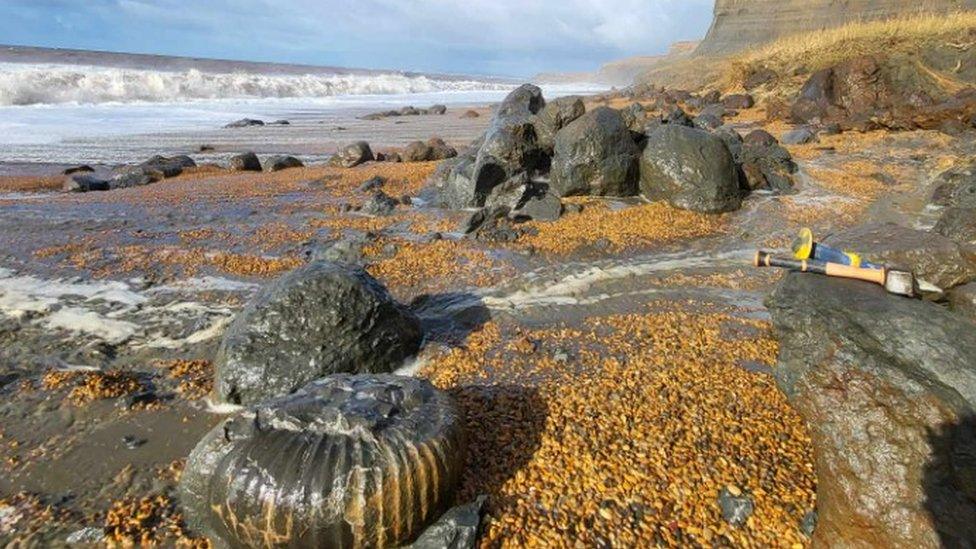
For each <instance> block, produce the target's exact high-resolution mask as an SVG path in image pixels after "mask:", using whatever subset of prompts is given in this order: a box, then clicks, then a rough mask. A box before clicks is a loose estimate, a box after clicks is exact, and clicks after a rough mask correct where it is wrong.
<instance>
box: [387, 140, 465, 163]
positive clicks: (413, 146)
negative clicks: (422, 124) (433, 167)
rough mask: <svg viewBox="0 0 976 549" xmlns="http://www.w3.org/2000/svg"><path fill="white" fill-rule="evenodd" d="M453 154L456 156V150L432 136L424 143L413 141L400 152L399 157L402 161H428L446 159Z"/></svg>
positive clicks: (452, 156)
mask: <svg viewBox="0 0 976 549" xmlns="http://www.w3.org/2000/svg"><path fill="white" fill-rule="evenodd" d="M455 156H457V150H455V149H454V147H451V146H449V145H448V144H447V143H445V142H444V140H443V139H441V138H439V137H433V138H431V139H430V140H428V141H427V142H426V143H424V142H423V141H414V142H412V143H410V144H408V145H407V146H406V147H404V149H403V151H401V152H400V157H401V159H402V160H403V161H404V162H429V161H432V160H446V159H448V158H454V157H455Z"/></svg>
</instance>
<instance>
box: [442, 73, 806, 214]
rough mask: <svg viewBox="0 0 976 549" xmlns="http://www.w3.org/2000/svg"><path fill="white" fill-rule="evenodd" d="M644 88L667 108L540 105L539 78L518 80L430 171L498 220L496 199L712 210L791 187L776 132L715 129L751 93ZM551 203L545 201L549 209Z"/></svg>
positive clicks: (788, 163) (747, 102)
mask: <svg viewBox="0 0 976 549" xmlns="http://www.w3.org/2000/svg"><path fill="white" fill-rule="evenodd" d="M648 93H653V94H655V97H656V100H655V101H657V103H658V105H657V106H658V107H659V108H660V110H662V111H663V112H665V113H667V114H666V115H664V116H661V117H657V118H655V117H651V116H649V115H648V113H647V111H646V110H645V109H644V107H643V106H641V104H639V103H634V104H632V105H630V106H628V107H626V108H624V109H622V110H615V109H611V108H609V107H597V108H595V109H593V110H591V111H589V112H587V111H586V108H585V106H584V104H583V101H582V100H581V99H580V98H579V97H566V98H561V99H557V100H555V101H552V102H549V103H546V101H545V100H544V98H543V97H542V92H541V90H540V89H539V88H537V87H536V86H532V85H529V84H526V85H523V86H521V87H519V88H518V89H516V90H515V91H513V92H512V93H511V94H509V96H508V97H507V98H505V100H504V101H503V102H502V103H501V105H499V106H498V108H497V109H496V111H495V113H494V115H493V117H492V120H491V124H490V125H489V127H488V130H487V131H486V132H485V134H484V135H483V136H482V137H481V138H480V139H478V140H477V141H475V143H474V144H473V145H472V146H471V148H469V149H468V150H467V151H464V152H463V153H462V154H461V155H460V156H458V157H457V158H456V159H453V160H451V161H448V162H444V163H443V164H442V165H441V166H440V167H439V168H438V171H437V173H435V175H434V177H433V178H432V179H433V184H434V187H435V189H436V191H437V194H438V197H439V201H440V203H441V204H442V205H444V206H446V207H449V208H486V212H485V213H484V214H483V215H482V217H483V218H486V219H495V218H497V214H498V212H500V211H501V210H499V209H498V208H499V207H505V208H508V212H510V214H511V216H516V217H517V216H521V218H524V219H530V218H531V219H539V218H537V217H534V215H533V213H530V212H526V211H525V210H524V206H525V205H526V204H530V203H531V204H549V203H552V202H553V201H555V200H559V199H560V198H562V197H567V196H574V195H591V196H615V197H628V196H637V195H639V194H641V195H643V196H645V197H646V198H649V199H651V200H666V201H668V202H669V203H671V204H672V205H674V206H676V207H679V208H685V209H689V210H693V211H697V212H704V213H718V212H727V211H731V210H734V209H737V208H738V207H739V206H740V205H741V202H742V198H743V197H744V196H745V195H746V194H747V193H748V192H749V191H750V190H754V189H768V190H770V191H774V192H788V191H790V190H791V189H792V185H793V181H792V173H793V172H794V171H795V170H796V166H795V165H794V164H793V162H792V159H791V158H790V154H789V152H787V151H786V149H784V148H783V147H781V146H779V144H778V143H777V142H776V140H775V139H772V136H769V138H770V139H771V141H769V140H766V139H760V138H758V137H755V136H750V138H749V139H747V140H746V141H745V142H743V140H742V138H741V136H739V135H738V133H736V132H735V131H734V130H732V129H729V128H720V126H722V118H723V117H724V116H725V115H726V113H727V112H728V109H731V108H750V107H751V106H752V105H753V99H752V97H751V96H748V95H736V96H727V97H725V98H723V97H722V96H721V94H718V93H709V94H706V95H705V96H703V97H698V96H695V95H692V94H690V93H687V92H684V93H681V92H674V91H664V90H652V91H649V92H648ZM692 101H696V102H697V105H698V106H699V107H701V108H702V113H701V114H699V116H698V117H697V119H695V120H693V119H692V118H691V117H690V116H689V115H688V114H687V113H686V112H685V111H684V110H682V109H681V108H680V107H679V106H678V102H692ZM723 102H724V103H725V104H724V105H723ZM696 126H697V127H696ZM701 128H704V129H701ZM720 131H721V132H722V133H720ZM766 135H767V136H768V134H766ZM520 210H521V212H520ZM554 210H555V208H549V207H547V208H546V209H545V212H546V214H547V215H546V217H547V218H550V217H552V216H551V212H552V211H554Z"/></svg>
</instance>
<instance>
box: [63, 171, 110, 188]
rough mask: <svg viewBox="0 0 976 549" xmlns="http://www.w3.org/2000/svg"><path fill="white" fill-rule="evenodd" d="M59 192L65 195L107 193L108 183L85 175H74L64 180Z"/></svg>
mask: <svg viewBox="0 0 976 549" xmlns="http://www.w3.org/2000/svg"><path fill="white" fill-rule="evenodd" d="M61 190H62V191H64V192H66V193H87V192H90V191H107V190H109V182H108V181H106V180H104V179H101V178H98V177H95V176H92V175H87V174H85V173H76V174H72V175H69V176H67V177H65V178H64V183H62V185H61Z"/></svg>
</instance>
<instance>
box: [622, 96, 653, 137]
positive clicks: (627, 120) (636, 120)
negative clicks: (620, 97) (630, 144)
mask: <svg viewBox="0 0 976 549" xmlns="http://www.w3.org/2000/svg"><path fill="white" fill-rule="evenodd" d="M620 116H621V118H623V120H624V124H625V125H626V126H627V129H629V130H630V133H631V134H632V135H633V136H634V137H636V138H637V139H640V138H642V137H643V135H644V128H646V127H647V112H646V111H645V110H644V107H642V106H641V104H640V103H631V104H630V105H629V106H627V107H626V108H623V109H620Z"/></svg>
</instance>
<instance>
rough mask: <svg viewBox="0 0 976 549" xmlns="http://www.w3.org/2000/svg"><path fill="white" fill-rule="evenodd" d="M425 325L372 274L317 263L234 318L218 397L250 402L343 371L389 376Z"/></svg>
mask: <svg viewBox="0 0 976 549" xmlns="http://www.w3.org/2000/svg"><path fill="white" fill-rule="evenodd" d="M421 338H422V334H421V331H420V323H419V322H418V320H417V319H416V317H414V316H413V314H411V313H410V312H408V311H407V310H405V309H404V308H402V307H401V306H400V305H399V304H397V303H396V302H395V301H394V300H393V298H392V297H390V295H389V293H387V291H386V289H385V288H383V286H381V285H380V284H379V283H378V282H377V281H376V280H374V279H373V277H371V276H370V275H369V274H368V273H366V272H365V271H363V270H361V269H356V268H353V267H351V266H347V265H339V264H336V263H327V262H315V263H310V264H309V265H306V266H305V267H301V268H299V269H296V270H295V271H292V272H291V273H288V274H286V275H285V276H283V277H281V278H279V279H277V280H275V281H274V282H272V283H271V284H268V285H267V286H265V287H264V288H262V289H261V291H259V292H258V294H257V295H256V296H255V297H254V298H253V299H252V300H251V301H250V302H249V303H248V304H247V306H246V307H245V308H244V309H243V310H242V311H241V312H240V313H238V314H237V316H236V317H235V318H234V321H233V323H232V324H231V326H230V327H229V328H228V329H227V332H226V333H225V335H224V339H223V342H222V343H221V346H220V350H219V352H218V356H217V359H216V380H215V384H214V385H215V393H216V394H217V396H218V397H219V398H220V399H221V400H224V401H227V402H232V403H239V404H250V403H254V402H259V401H261V400H265V399H267V398H271V397H274V396H279V395H284V394H288V393H290V392H292V391H294V390H296V389H298V388H299V387H301V386H302V385H304V384H305V383H307V382H308V381H310V380H312V379H316V378H319V377H322V376H325V375H329V374H333V373H339V372H354V373H374V372H390V371H393V370H394V369H396V368H397V367H399V366H400V365H401V364H402V362H403V360H404V359H405V358H407V357H409V356H411V355H413V354H414V353H416V352H417V349H418V348H419V347H420V342H421Z"/></svg>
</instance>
